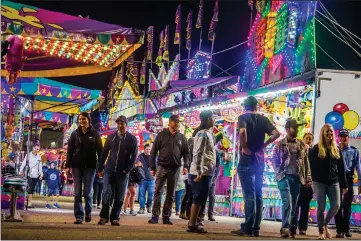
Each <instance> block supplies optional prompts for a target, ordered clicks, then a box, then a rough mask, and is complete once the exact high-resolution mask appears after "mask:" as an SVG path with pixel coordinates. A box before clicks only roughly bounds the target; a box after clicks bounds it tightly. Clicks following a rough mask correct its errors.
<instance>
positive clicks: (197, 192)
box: [187, 110, 216, 233]
mask: <svg viewBox="0 0 361 241" xmlns="http://www.w3.org/2000/svg"><path fill="white" fill-rule="evenodd" d="M200 119H201V125H200V127H199V128H197V129H196V130H195V132H196V134H195V136H194V143H193V144H194V146H193V161H192V164H191V167H190V172H189V174H190V177H191V181H192V194H193V200H192V208H191V215H190V218H189V222H188V229H187V232H192V233H206V232H207V231H206V230H204V229H203V228H201V227H199V225H198V224H197V219H198V217H199V214H200V213H199V212H200V208H201V206H202V205H205V204H206V202H207V197H208V194H209V187H210V184H211V180H212V176H213V173H214V167H215V165H216V150H215V147H214V146H215V143H214V138H213V126H214V119H213V113H212V111H209V110H205V111H202V112H201V114H200Z"/></svg>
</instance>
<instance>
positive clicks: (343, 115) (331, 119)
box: [325, 103, 360, 131]
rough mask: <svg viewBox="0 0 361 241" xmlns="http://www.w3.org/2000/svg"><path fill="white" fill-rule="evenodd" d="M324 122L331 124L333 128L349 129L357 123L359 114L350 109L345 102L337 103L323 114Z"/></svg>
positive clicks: (354, 127) (352, 128)
mask: <svg viewBox="0 0 361 241" xmlns="http://www.w3.org/2000/svg"><path fill="white" fill-rule="evenodd" d="M325 123H326V124H330V125H332V127H333V128H334V129H335V130H340V129H342V128H344V129H347V130H350V131H351V130H354V129H356V127H357V126H358V125H359V123H360V116H359V114H358V113H357V112H356V111H354V110H350V109H349V107H348V106H347V105H346V104H344V103H337V104H336V105H335V106H334V107H333V110H332V111H330V112H329V113H327V115H326V116H325Z"/></svg>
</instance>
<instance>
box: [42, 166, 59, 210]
mask: <svg viewBox="0 0 361 241" xmlns="http://www.w3.org/2000/svg"><path fill="white" fill-rule="evenodd" d="M44 179H45V180H46V183H47V185H48V195H47V196H46V206H45V208H51V206H50V204H49V199H50V196H56V202H55V203H54V205H53V208H60V206H59V204H58V202H59V187H60V185H61V180H60V174H59V171H58V170H57V169H56V168H55V163H54V162H52V163H50V169H49V170H48V171H47V172H46V174H45V178H44Z"/></svg>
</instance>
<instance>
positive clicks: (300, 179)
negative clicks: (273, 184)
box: [272, 119, 312, 238]
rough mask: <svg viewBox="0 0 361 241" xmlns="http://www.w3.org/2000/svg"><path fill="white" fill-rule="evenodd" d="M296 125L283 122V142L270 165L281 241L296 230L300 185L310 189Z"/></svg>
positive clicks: (309, 176) (304, 151)
mask: <svg viewBox="0 0 361 241" xmlns="http://www.w3.org/2000/svg"><path fill="white" fill-rule="evenodd" d="M301 125H302V124H298V123H297V121H296V120H295V119H288V120H287V122H286V126H285V129H286V132H287V135H286V137H285V138H283V139H282V140H280V141H279V142H278V143H277V144H276V145H275V147H274V149H273V158H272V165H273V169H274V171H275V176H276V179H277V182H278V188H279V190H280V194H281V198H282V228H281V230H280V232H281V236H282V237H283V238H288V237H289V236H291V237H292V238H294V237H295V235H296V230H297V218H298V215H297V212H298V210H297V200H298V196H299V194H300V188H301V185H304V186H305V187H310V186H311V184H312V179H311V170H310V164H309V160H308V155H307V147H306V144H305V143H304V142H303V141H302V140H299V139H297V135H298V127H299V126H301Z"/></svg>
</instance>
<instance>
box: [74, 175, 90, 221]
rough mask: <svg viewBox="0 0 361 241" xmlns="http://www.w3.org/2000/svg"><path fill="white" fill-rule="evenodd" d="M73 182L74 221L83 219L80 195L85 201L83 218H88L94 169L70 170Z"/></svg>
mask: <svg viewBox="0 0 361 241" xmlns="http://www.w3.org/2000/svg"><path fill="white" fill-rule="evenodd" d="M72 174H73V180H74V196H75V197H74V216H75V218H76V219H81V220H83V219H84V209H83V204H82V194H83V196H84V200H85V216H86V217H90V216H91V212H92V201H93V190H92V189H93V182H94V178H95V168H72ZM83 184H84V189H83Z"/></svg>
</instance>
